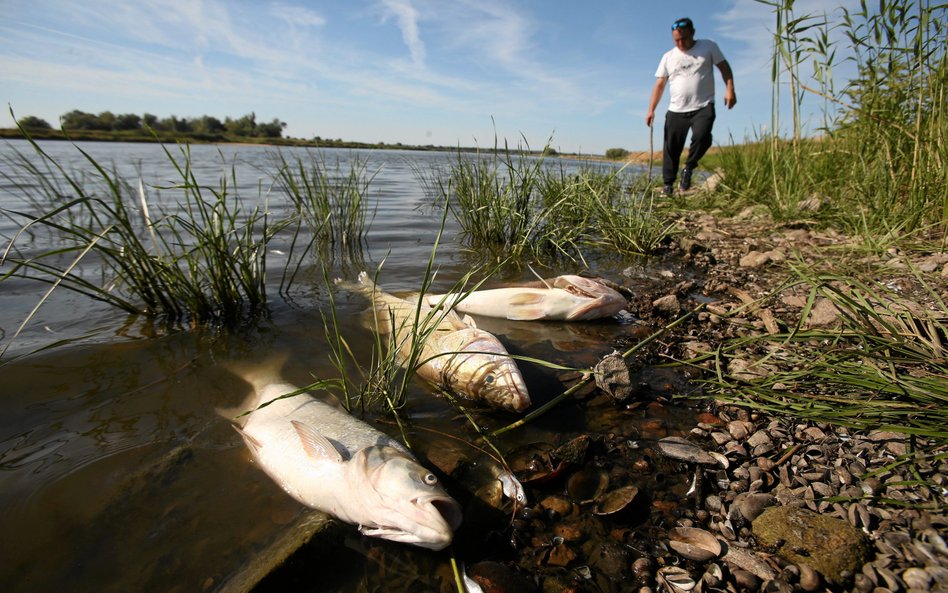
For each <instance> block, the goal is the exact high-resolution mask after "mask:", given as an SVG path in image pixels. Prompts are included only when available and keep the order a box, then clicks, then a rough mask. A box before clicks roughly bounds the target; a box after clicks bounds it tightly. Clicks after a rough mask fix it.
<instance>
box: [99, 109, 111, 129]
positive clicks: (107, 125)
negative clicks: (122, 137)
mask: <svg viewBox="0 0 948 593" xmlns="http://www.w3.org/2000/svg"><path fill="white" fill-rule="evenodd" d="M96 119H98V121H97V122H96V126H97V128H96V129H98V130H114V129H115V114H114V113H112V112H111V111H103V112H102V113H100V114H99V115H98V116H97V118H96Z"/></svg>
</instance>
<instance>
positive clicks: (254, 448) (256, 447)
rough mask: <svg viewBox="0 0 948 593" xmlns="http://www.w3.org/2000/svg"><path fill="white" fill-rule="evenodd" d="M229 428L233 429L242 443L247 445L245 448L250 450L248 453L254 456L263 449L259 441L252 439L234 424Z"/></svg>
mask: <svg viewBox="0 0 948 593" xmlns="http://www.w3.org/2000/svg"><path fill="white" fill-rule="evenodd" d="M231 426H232V427H233V428H234V430H236V431H237V434H239V435H240V436H241V437H243V439H244V442H245V443H247V447H248V448H249V449H250V451H251V452H252V453H253V454H254V455H256V454H257V453H259V452H260V449H262V448H263V445H262V444H260V441H258V440H257V439H255V438H253V437H252V436H250V435H249V434H247V433H246V432H244V430H243V429H242V428H240V427H239V426H237V425H236V424H231Z"/></svg>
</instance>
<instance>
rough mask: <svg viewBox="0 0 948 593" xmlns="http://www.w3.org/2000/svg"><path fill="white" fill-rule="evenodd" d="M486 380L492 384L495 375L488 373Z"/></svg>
mask: <svg viewBox="0 0 948 593" xmlns="http://www.w3.org/2000/svg"><path fill="white" fill-rule="evenodd" d="M484 382H485V383H487V384H488V385H490V384H492V383H493V382H494V376H493V375H487V376H486V377H484Z"/></svg>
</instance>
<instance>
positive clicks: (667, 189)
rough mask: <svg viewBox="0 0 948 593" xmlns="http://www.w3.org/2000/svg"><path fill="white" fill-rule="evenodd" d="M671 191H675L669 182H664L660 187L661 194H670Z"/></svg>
mask: <svg viewBox="0 0 948 593" xmlns="http://www.w3.org/2000/svg"><path fill="white" fill-rule="evenodd" d="M673 193H675V186H673V185H672V184H670V183H666V184H665V187H664V188H662V195H665V196H670V195H672V194H673Z"/></svg>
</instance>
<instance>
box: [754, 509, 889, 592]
mask: <svg viewBox="0 0 948 593" xmlns="http://www.w3.org/2000/svg"><path fill="white" fill-rule="evenodd" d="M752 531H753V534H754V536H755V537H756V538H757V541H758V542H759V543H760V544H761V545H762V546H770V547H773V549H775V551H776V553H777V554H778V555H780V556H782V557H783V558H785V559H786V560H787V561H789V562H791V563H794V564H809V565H810V566H811V567H812V568H813V569H814V570H816V571H817V572H819V573H820V574H821V575H823V577H824V578H825V579H826V581H827V582H829V583H830V584H834V585H840V586H843V585H846V584H848V582H849V581H850V580H851V579H852V576H853V575H854V574H856V573H857V572H859V571H860V570H861V568H862V566H863V564H865V563H866V560H867V559H868V558H869V551H870V548H869V542H868V541H867V540H866V537H865V536H864V535H863V533H862V532H861V531H859V530H858V529H856V528H855V527H853V526H852V525H850V524H849V523H848V522H847V521H844V520H842V519H837V518H835V517H829V516H826V515H820V514H818V513H815V512H812V511H808V510H806V509H801V508H796V507H789V506H783V507H771V508H769V509H767V510H765V511H764V512H763V513H761V515H760V516H759V517H757V518H756V519H755V520H754V522H753V524H752Z"/></svg>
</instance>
